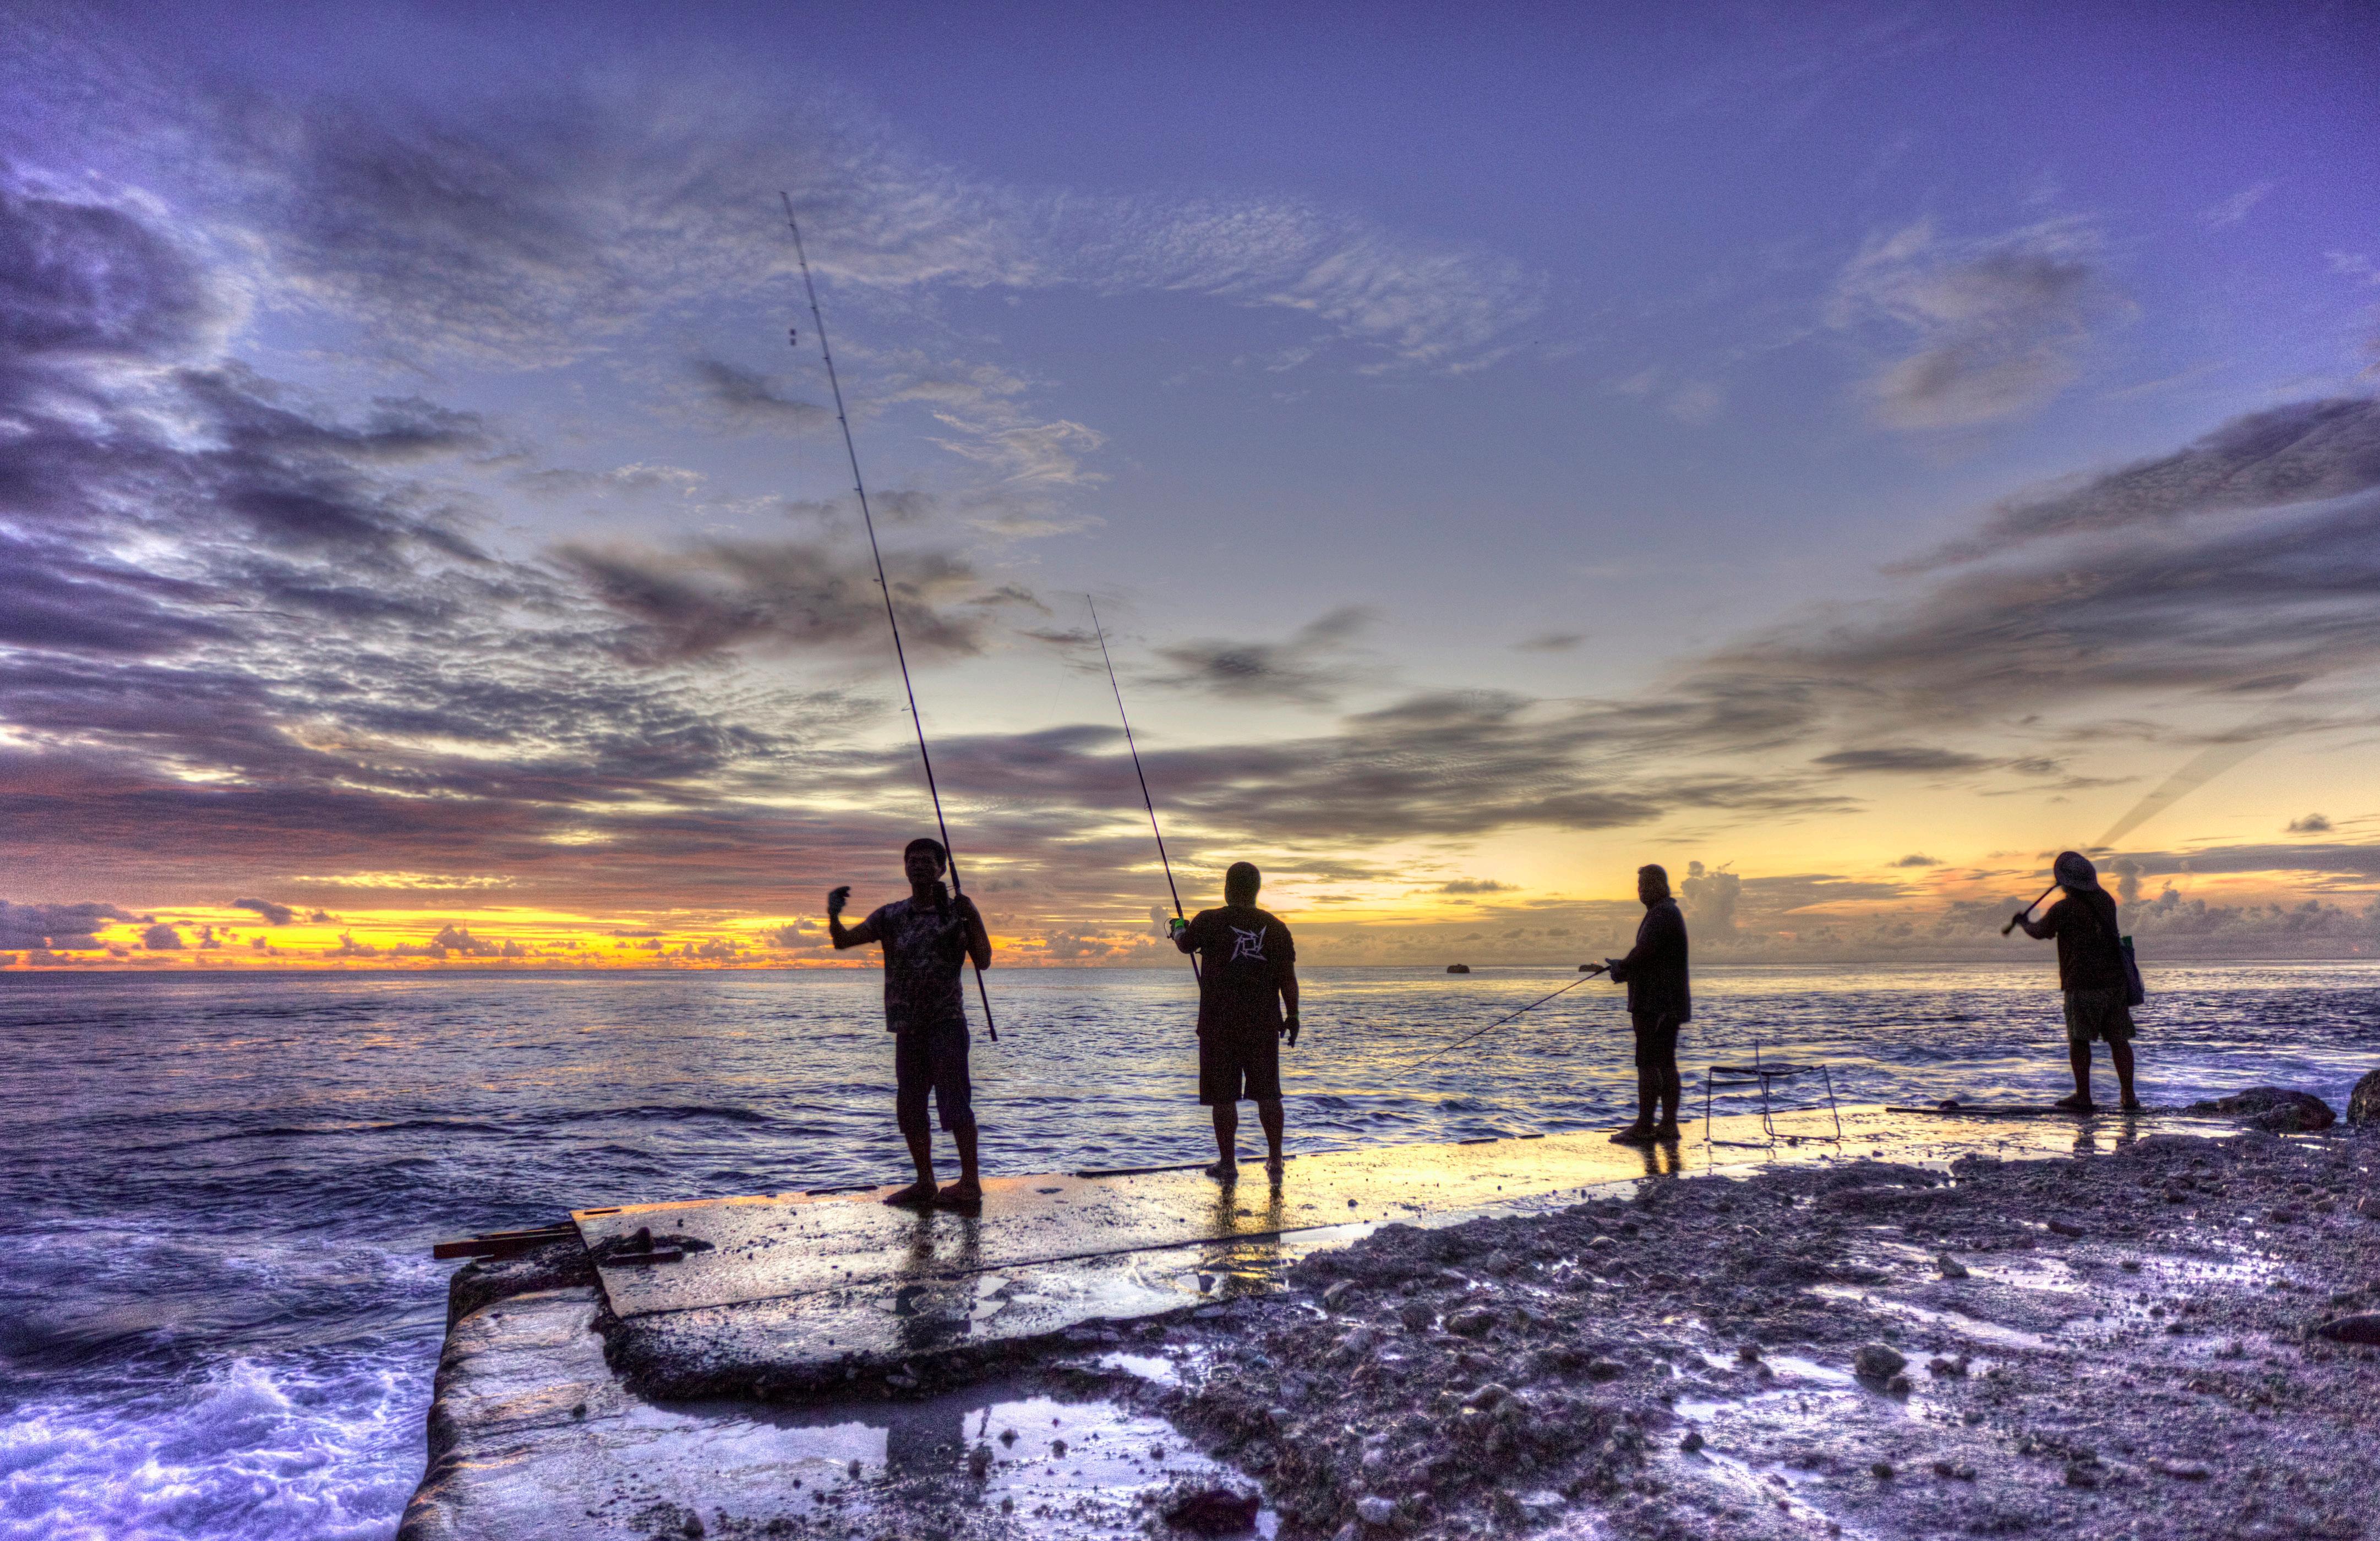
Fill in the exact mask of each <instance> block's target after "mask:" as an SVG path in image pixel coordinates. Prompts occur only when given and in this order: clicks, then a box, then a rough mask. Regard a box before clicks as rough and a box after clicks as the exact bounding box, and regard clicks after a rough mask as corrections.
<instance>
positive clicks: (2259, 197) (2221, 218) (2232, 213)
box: [2198, 182, 2277, 230]
mask: <svg viewBox="0 0 2380 1541" xmlns="http://www.w3.org/2000/svg"><path fill="white" fill-rule="evenodd" d="M2275 186H2277V184H2275V183H2272V182H2259V183H2257V184H2255V185H2254V186H2253V187H2249V188H2240V190H2239V191H2238V192H2235V193H2233V194H2232V195H2231V196H2230V197H2228V198H2227V199H2225V200H2222V201H2221V202H2219V203H2215V204H2210V205H2209V206H2207V207H2206V208H2204V209H2202V210H2200V211H2199V212H2198V223H2199V224H2203V225H2204V226H2206V228H2208V229H2209V230H2228V229H2229V228H2231V226H2233V225H2235V224H2239V223H2240V221H2241V220H2244V219H2246V218H2247V217H2248V213H2249V211H2251V210H2253V208H2255V206H2256V205H2257V204H2259V203H2262V202H2263V201H2265V195H2266V194H2268V193H2270V192H2271V191H2272V190H2273V188H2275Z"/></svg>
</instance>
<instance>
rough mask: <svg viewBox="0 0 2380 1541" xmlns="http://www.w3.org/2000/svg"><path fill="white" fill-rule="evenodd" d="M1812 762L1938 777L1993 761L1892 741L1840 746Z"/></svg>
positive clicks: (1839, 768) (1855, 769)
mask: <svg viewBox="0 0 2380 1541" xmlns="http://www.w3.org/2000/svg"><path fill="white" fill-rule="evenodd" d="M1812 763H1813V764H1816V765H1823V766H1825V767H1826V768H1827V769H1828V770H1829V771H1845V772H1848V773H1851V774H1853V775H1861V774H1883V775H1897V776H1934V775H1942V774H1945V773H1947V772H1950V771H1979V770H1982V769H1983V768H1984V767H1985V766H1987V765H1990V764H1991V763H1992V762H1991V761H1990V760H1987V759H1985V758H1982V757H1980V756H1977V755H1970V754H1965V753H1962V752H1961V751H1959V750H1956V749H1941V748H1935V747H1931V746H1925V745H1922V744H1889V745H1879V746H1875V747H1872V748H1865V749H1838V750H1836V751H1834V752H1833V753H1832V754H1825V755H1820V756H1818V757H1817V758H1816V759H1815V760H1814V761H1813V762H1812Z"/></svg>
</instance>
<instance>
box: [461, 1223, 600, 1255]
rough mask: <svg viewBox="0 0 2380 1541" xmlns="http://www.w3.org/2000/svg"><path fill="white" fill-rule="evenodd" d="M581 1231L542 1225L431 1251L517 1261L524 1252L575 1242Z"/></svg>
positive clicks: (489, 1234) (564, 1225) (565, 1225)
mask: <svg viewBox="0 0 2380 1541" xmlns="http://www.w3.org/2000/svg"><path fill="white" fill-rule="evenodd" d="M577 1239H578V1228H577V1226H575V1225H572V1224H571V1223H569V1222H568V1221H566V1220H565V1221H563V1222H561V1223H559V1224H554V1225H540V1226H538V1227H536V1228H534V1229H532V1230H528V1231H489V1232H482V1233H481V1234H480V1235H477V1236H466V1237H464V1238H463V1239H462V1240H461V1241H457V1242H440V1243H438V1244H436V1245H435V1246H432V1247H431V1249H430V1256H432V1257H438V1258H452V1257H484V1258H491V1259H493V1258H499V1257H517V1256H520V1255H521V1254H522V1253H524V1252H534V1251H536V1250H537V1249H538V1248H539V1247H541V1246H550V1245H552V1244H553V1243H555V1242H575V1241H577Z"/></svg>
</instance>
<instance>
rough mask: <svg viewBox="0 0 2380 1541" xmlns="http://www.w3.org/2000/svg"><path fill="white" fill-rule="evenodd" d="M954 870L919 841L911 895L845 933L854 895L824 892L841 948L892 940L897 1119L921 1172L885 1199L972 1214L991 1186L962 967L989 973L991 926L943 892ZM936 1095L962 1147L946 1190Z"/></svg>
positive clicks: (888, 1005) (889, 996) (909, 868)
mask: <svg viewBox="0 0 2380 1541" xmlns="http://www.w3.org/2000/svg"><path fill="white" fill-rule="evenodd" d="M949 866H950V855H949V853H948V852H946V851H945V850H943V848H942V843H941V841H939V840H933V839H929V838H926V837H923V836H921V837H919V838H918V839H916V840H913V841H911V842H909V845H908V848H907V849H906V850H905V851H903V852H902V853H901V867H902V869H903V870H904V871H905V872H906V873H907V874H908V877H909V897H907V898H906V899H900V900H895V901H894V902H893V903H892V904H885V905H882V906H881V907H880V908H878V909H877V910H876V911H874V912H873V913H872V914H870V915H869V916H868V918H867V919H865V920H863V921H861V922H860V923H859V924H858V925H856V926H853V927H849V928H846V927H845V926H844V923H843V906H844V904H845V903H846V902H847V901H849V899H850V898H851V889H850V888H849V886H848V885H846V886H844V887H843V888H838V889H836V890H835V891H834V892H832V893H830V894H828V895H827V896H826V928H827V934H828V936H829V937H831V938H832V940H833V941H834V945H835V950H836V951H837V952H841V951H842V950H843V949H844V948H846V947H865V946H867V945H868V943H870V942H877V941H880V942H882V943H883V944H884V1030H885V1031H886V1032H888V1033H891V1034H892V1078H893V1087H894V1089H893V1094H892V1109H893V1117H894V1118H895V1119H896V1120H897V1121H898V1122H899V1123H900V1126H901V1137H902V1138H903V1139H905V1140H906V1141H907V1142H908V1144H909V1159H910V1160H911V1161H912V1162H913V1163H915V1165H916V1166H917V1181H916V1182H915V1183H910V1184H909V1185H908V1186H907V1187H905V1188H903V1189H902V1190H901V1191H900V1192H898V1193H896V1194H892V1195H890V1196H888V1197H887V1198H886V1199H885V1200H884V1202H885V1203H887V1204H902V1205H924V1204H931V1205H935V1206H937V1207H941V1208H945V1209H965V1208H971V1207H974V1206H976V1205H977V1204H980V1203H982V1202H983V1183H982V1180H981V1177H980V1175H979V1174H978V1173H977V1171H976V1159H975V1098H974V1087H973V1086H971V1085H970V1084H969V1083H968V1080H967V1020H966V994H965V990H963V989H961V988H960V984H959V965H960V964H961V963H962V962H963V961H965V960H966V959H968V958H970V957H971V958H973V959H974V960H975V965H976V967H977V969H986V968H990V966H991V933H990V932H989V931H987V930H985V929H984V925H983V916H982V914H981V913H980V912H978V911H977V909H976V907H975V901H974V900H972V899H970V898H968V897H967V896H966V895H965V894H964V893H961V894H956V895H953V894H952V893H951V892H949V891H948V890H947V889H945V888H944V887H943V886H942V873H943V872H944V871H945V870H946V869H947V868H949ZM929 1094H931V1096H932V1098H933V1099H934V1105H935V1110H936V1111H938V1112H940V1113H941V1118H942V1131H943V1133H945V1134H947V1135H950V1137H951V1140H952V1143H953V1144H954V1145H956V1146H957V1147H958V1149H959V1180H958V1181H957V1182H955V1183H952V1184H951V1185H950V1186H949V1187H946V1188H941V1189H939V1190H938V1189H937V1188H936V1187H935V1186H934V1135H933V1129H932V1126H931V1125H929V1124H928V1123H927V1122H926V1098H927V1097H928V1095H929Z"/></svg>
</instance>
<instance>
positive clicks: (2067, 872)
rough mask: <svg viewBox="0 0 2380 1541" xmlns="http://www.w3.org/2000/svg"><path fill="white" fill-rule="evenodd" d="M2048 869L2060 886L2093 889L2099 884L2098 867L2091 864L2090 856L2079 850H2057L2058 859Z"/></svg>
mask: <svg viewBox="0 0 2380 1541" xmlns="http://www.w3.org/2000/svg"><path fill="white" fill-rule="evenodd" d="M2049 870H2050V873H2051V875H2052V876H2054V877H2055V878H2057V880H2058V887H2060V888H2079V889H2095V888H2097V887H2098V886H2099V869H2098V868H2095V867H2094V866H2092V865H2091V858H2090V857H2088V856H2086V855H2083V853H2082V852H2080V851H2060V852H2058V860H2057V862H2056V863H2055V864H2054V865H2053V866H2052V867H2051V868H2050V869H2049Z"/></svg>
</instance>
